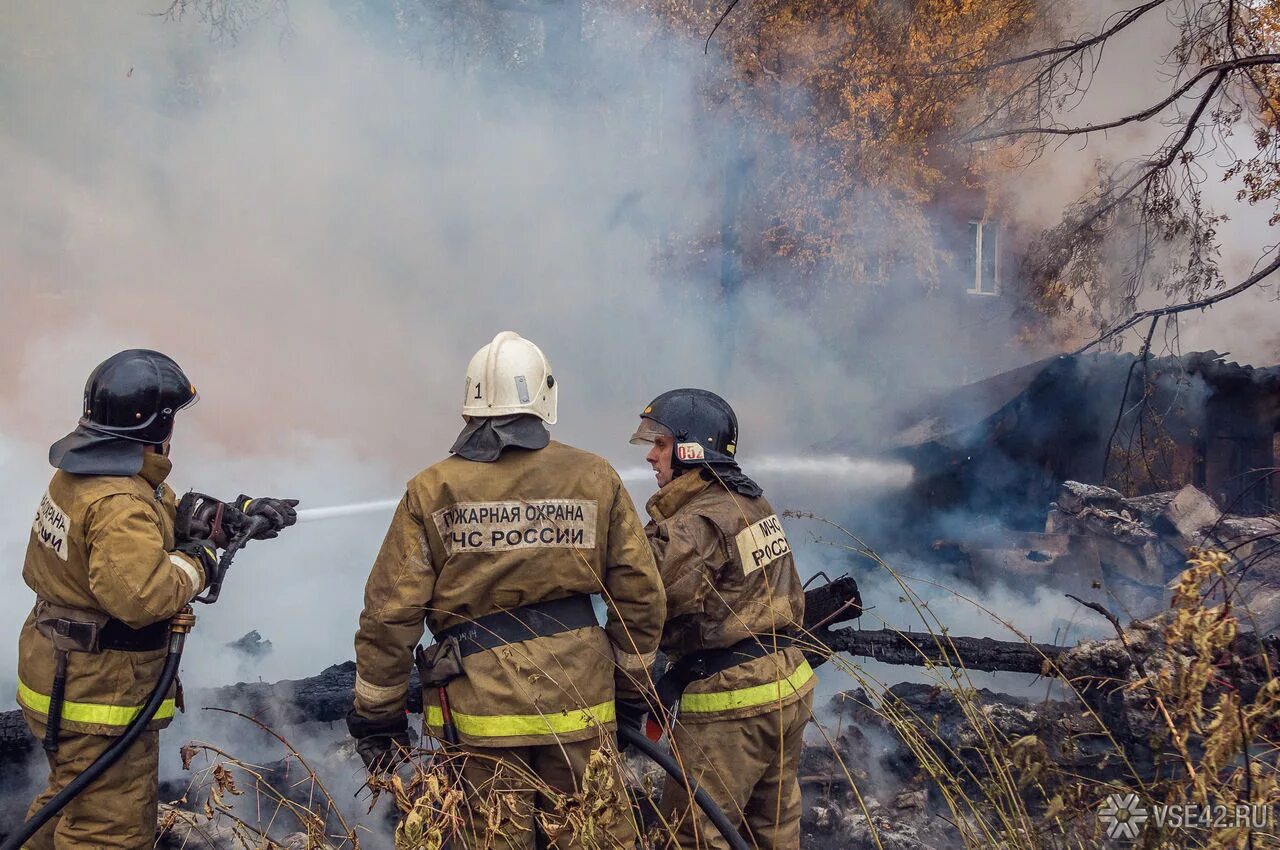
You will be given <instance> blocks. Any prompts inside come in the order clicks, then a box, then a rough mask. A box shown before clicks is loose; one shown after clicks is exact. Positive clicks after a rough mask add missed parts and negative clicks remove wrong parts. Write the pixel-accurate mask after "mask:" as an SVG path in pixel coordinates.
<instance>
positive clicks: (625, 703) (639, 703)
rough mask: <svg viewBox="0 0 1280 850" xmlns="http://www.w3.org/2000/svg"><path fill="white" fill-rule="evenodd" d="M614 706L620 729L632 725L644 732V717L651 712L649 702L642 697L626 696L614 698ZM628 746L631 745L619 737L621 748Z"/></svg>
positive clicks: (638, 730)
mask: <svg viewBox="0 0 1280 850" xmlns="http://www.w3.org/2000/svg"><path fill="white" fill-rule="evenodd" d="M614 707H615V713H616V714H617V719H618V728H619V729H623V728H626V727H630V728H632V729H635V730H636V731H637V732H644V718H645V715H647V714H648V713H649V704H648V703H647V702H645V701H644V700H642V699H625V698H624V699H618V700H614ZM628 746H630V745H629V744H627V743H625V742H624V741H623V740H622V739H621V738H619V739H618V749H619V750H625V749H626V748H627V747H628Z"/></svg>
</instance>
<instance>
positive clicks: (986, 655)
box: [814, 629, 1068, 674]
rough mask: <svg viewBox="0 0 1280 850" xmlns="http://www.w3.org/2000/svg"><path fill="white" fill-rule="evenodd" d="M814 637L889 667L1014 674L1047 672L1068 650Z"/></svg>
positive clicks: (952, 640) (881, 633)
mask: <svg viewBox="0 0 1280 850" xmlns="http://www.w3.org/2000/svg"><path fill="white" fill-rule="evenodd" d="M814 637H815V638H816V639H817V640H819V641H821V642H822V643H825V644H826V645H827V646H828V647H829V648H830V649H831V651H832V652H847V653H849V654H850V655H857V656H862V657H864V658H874V659H875V660H876V661H883V662H884V663H886V664H911V665H915V666H926V665H933V664H942V665H950V666H955V667H964V668H966V669H969V670H986V671H996V670H1005V671H1009V672H1013V673H1037V674H1038V673H1041V672H1044V667H1045V661H1046V660H1050V661H1052V660H1055V659H1057V658H1058V657H1059V656H1060V655H1062V654H1063V653H1064V652H1066V651H1067V649H1068V647H1065V646H1054V645H1052V644H1046V643H1022V642H1019V641H1008V640H994V639H992V638H973V637H953V636H951V635H930V634H927V633H924V632H918V633H914V634H908V633H905V632H899V631H894V630H893V629H878V630H875V631H861V630H858V629H837V630H835V631H830V630H826V631H823V630H820V631H818V632H815V633H814Z"/></svg>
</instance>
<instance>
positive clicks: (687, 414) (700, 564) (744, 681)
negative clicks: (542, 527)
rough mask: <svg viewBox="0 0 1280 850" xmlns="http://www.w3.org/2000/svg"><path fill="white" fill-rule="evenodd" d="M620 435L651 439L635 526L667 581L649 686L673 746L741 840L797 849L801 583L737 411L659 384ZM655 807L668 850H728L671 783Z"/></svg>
mask: <svg viewBox="0 0 1280 850" xmlns="http://www.w3.org/2000/svg"><path fill="white" fill-rule="evenodd" d="M631 442H633V443H642V444H650V445H651V448H650V450H649V454H648V456H647V458H646V459H647V460H648V461H649V464H650V465H651V466H652V467H653V469H654V472H655V475H656V478H657V482H658V485H659V489H658V492H657V493H655V494H654V495H653V497H652V498H650V499H649V502H648V504H647V505H646V507H647V509H648V512H649V516H650V517H651V518H652V521H651V522H650V523H649V524H648V526H647V527H646V528H645V531H646V533H647V535H648V537H649V543H650V545H651V546H652V547H653V553H654V556H655V558H656V560H657V562H658V568H659V571H660V572H661V573H662V580H663V584H664V585H665V586H666V591H667V623H666V627H665V628H664V630H663V635H662V649H663V651H664V652H666V653H667V655H668V657H669V658H670V659H671V660H672V665H671V667H670V668H669V669H668V671H667V672H666V673H665V675H663V677H662V678H661V679H660V680H659V683H658V696H659V698H660V700H661V701H662V703H663V704H664V705H665V706H666V708H667V710H668V711H673V712H674V713H675V715H676V717H677V721H676V723H675V724H674V726H673V727H672V747H673V749H674V751H675V752H676V753H677V754H678V755H679V758H680V760H681V762H682V763H683V764H684V766H685V769H686V770H687V771H688V772H689V774H690V778H691V779H693V780H695V781H696V782H697V783H698V784H699V785H700V786H701V787H703V788H704V789H706V790H707V792H708V793H710V794H711V796H712V797H713V798H714V799H715V801H716V803H717V804H719V806H720V808H721V809H722V810H723V811H724V812H725V814H726V815H728V816H729V818H730V820H732V821H735V822H737V823H738V824H739V829H740V831H741V832H742V834H743V836H744V837H745V838H746V840H747V843H748V844H751V845H752V846H755V847H760V848H783V847H786V848H795V847H798V846H799V844H800V809H801V800H800V786H799V782H798V780H797V776H796V770H797V767H798V763H799V758H800V747H801V744H802V742H803V738H804V728H805V724H806V723H807V722H808V719H809V713H810V707H811V705H812V701H813V697H812V691H813V687H814V684H815V679H814V674H813V670H812V669H811V668H810V667H809V664H808V662H806V661H805V659H804V655H803V654H802V653H801V651H800V649H799V648H798V647H797V646H793V645H792V638H793V637H794V636H797V635H798V634H799V630H800V628H801V624H802V623H803V621H804V592H803V589H802V587H801V583H800V578H799V576H798V575H797V573H796V566H795V561H794V560H793V559H792V556H791V547H790V545H789V544H788V542H787V537H786V534H785V533H784V532H783V529H782V525H781V522H780V521H779V519H778V516H777V514H775V513H774V510H773V508H772V507H771V506H770V505H769V503H768V502H767V501H766V500H765V498H764V496H763V495H762V494H761V493H762V491H761V489H760V487H759V485H757V484H756V483H755V482H754V481H752V480H751V479H750V478H748V477H747V476H746V475H745V474H744V473H743V472H742V470H741V469H740V468H739V467H738V463H737V460H736V452H737V444H738V420H737V417H736V416H735V415H734V412H733V409H732V408H731V407H730V406H729V405H728V403H727V402H725V400H724V399H722V398H720V397H719V396H718V395H716V394H715V393H711V392H708V391H706V390H698V389H678V390H671V391H670V392H666V393H663V394H662V395H660V396H658V397H657V398H655V399H654V400H653V401H652V402H651V403H650V404H649V405H648V406H647V407H646V408H645V409H644V411H643V412H642V413H641V414H640V426H639V428H638V429H637V430H636V432H635V434H634V435H632V438H631ZM662 811H663V814H664V815H665V816H666V817H667V818H668V822H670V823H673V824H674V825H675V835H676V840H677V842H678V844H679V846H680V847H682V848H691V847H716V848H720V847H728V844H727V843H726V842H725V841H724V839H723V838H722V837H721V836H720V834H719V833H718V832H717V831H716V830H715V828H714V827H713V826H711V824H710V822H709V821H708V820H707V819H706V817H705V816H704V815H702V814H701V812H700V811H698V810H697V809H696V808H692V807H691V806H690V805H689V798H688V794H687V790H686V788H684V787H682V786H681V785H680V784H678V783H676V782H674V781H672V780H668V781H667V784H666V787H665V788H664V789H663V794H662Z"/></svg>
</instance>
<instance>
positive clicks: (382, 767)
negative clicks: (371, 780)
mask: <svg viewBox="0 0 1280 850" xmlns="http://www.w3.org/2000/svg"><path fill="white" fill-rule="evenodd" d="M347 731H348V732H350V733H351V737H353V738H355V739H356V753H357V754H359V756H360V760H361V761H362V762H364V766H365V769H366V770H368V771H369V772H370V773H386V772H387V771H389V770H391V769H392V768H394V767H395V766H396V764H397V763H398V762H399V761H400V760H401V758H403V752H402V751H407V750H408V749H409V746H410V741H409V718H408V717H406V716H405V715H403V714H401V715H400V716H399V717H393V718H391V719H389V720H370V719H369V718H367V717H362V716H361V715H359V714H357V713H356V710H355V709H354V708H353V709H351V710H349V711H348V712H347Z"/></svg>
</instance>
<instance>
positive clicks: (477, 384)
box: [476, 381, 480, 398]
mask: <svg viewBox="0 0 1280 850" xmlns="http://www.w3.org/2000/svg"><path fill="white" fill-rule="evenodd" d="M476 398H480V382H479V381H476Z"/></svg>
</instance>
